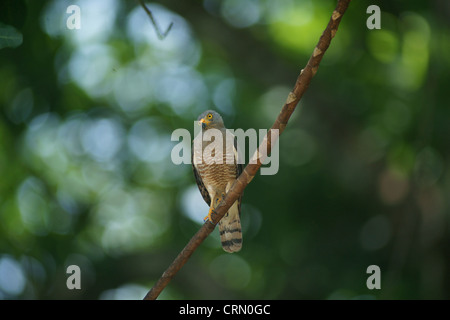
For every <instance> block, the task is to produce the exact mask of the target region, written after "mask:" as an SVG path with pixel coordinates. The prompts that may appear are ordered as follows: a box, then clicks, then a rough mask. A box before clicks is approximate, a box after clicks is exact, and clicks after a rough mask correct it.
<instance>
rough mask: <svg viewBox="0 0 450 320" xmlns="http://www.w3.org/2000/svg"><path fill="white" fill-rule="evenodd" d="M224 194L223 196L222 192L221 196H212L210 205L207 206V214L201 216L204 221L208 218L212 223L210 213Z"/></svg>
mask: <svg viewBox="0 0 450 320" xmlns="http://www.w3.org/2000/svg"><path fill="white" fill-rule="evenodd" d="M224 196H225V195H224V194H222V195H221V196H216V195H215V196H214V198H213V201H211V206H210V207H209V212H208V215H207V216H206V217H204V218H203V222H206V221H208V220H209V221H211V222H212V223H214V222H213V220H212V219H211V214H212V213H213V212H214V209H215V208H217V206H218V205H219V203H220V201H222V199H223V197H224Z"/></svg>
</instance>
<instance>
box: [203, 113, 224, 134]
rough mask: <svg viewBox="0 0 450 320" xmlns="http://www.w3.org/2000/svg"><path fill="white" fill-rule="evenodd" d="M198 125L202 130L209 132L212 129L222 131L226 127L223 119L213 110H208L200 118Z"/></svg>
mask: <svg viewBox="0 0 450 320" xmlns="http://www.w3.org/2000/svg"><path fill="white" fill-rule="evenodd" d="M197 121H198V124H199V125H201V126H202V129H204V130H207V129H211V128H216V129H221V128H223V127H224V124H223V119H222V117H221V116H220V114H218V113H217V112H215V111H213V110H206V111H205V112H203V113H202V114H201V115H199V116H198V119H197Z"/></svg>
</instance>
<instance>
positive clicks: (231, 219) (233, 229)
mask: <svg viewBox="0 0 450 320" xmlns="http://www.w3.org/2000/svg"><path fill="white" fill-rule="evenodd" d="M219 232H220V241H221V242H222V247H223V250H225V251H226V252H230V253H231V252H237V251H239V250H241V248H242V230H241V219H240V217H239V205H238V201H236V202H235V203H234V204H233V205H232V206H231V208H230V209H229V210H228V212H227V213H226V214H225V216H224V217H223V218H222V219H221V220H220V221H219Z"/></svg>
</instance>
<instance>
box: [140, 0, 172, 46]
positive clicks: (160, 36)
mask: <svg viewBox="0 0 450 320" xmlns="http://www.w3.org/2000/svg"><path fill="white" fill-rule="evenodd" d="M139 3H140V5H141V6H142V8H144V10H145V12H146V13H147V15H148V16H149V18H150V21H151V22H152V24H153V27H154V28H155V31H156V35H157V36H158V39H159V40H163V39H164V38H165V37H166V36H167V34H168V33H169V31H170V29H172V26H173V22H171V23H170V24H169V26H168V27H167V29H166V31H164V32H161V29H160V28H159V26H158V24H157V23H156V20H155V18H153V14H152V12H151V11H150V9H149V8H147V6H146V5H145V3H144V0H139Z"/></svg>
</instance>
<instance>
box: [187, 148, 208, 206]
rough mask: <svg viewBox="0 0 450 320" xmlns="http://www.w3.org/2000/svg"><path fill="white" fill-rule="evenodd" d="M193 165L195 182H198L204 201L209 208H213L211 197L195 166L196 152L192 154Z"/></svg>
mask: <svg viewBox="0 0 450 320" xmlns="http://www.w3.org/2000/svg"><path fill="white" fill-rule="evenodd" d="M191 163H192V171H194V177H195V182H197V187H198V189H199V190H200V193H201V194H202V197H203V200H205V202H206V203H207V204H208V206H211V197H210V196H209V192H208V189H206V187H205V185H204V184H203V180H202V177H200V174H199V173H198V171H197V168H196V167H195V164H194V150H192V152H191Z"/></svg>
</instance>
